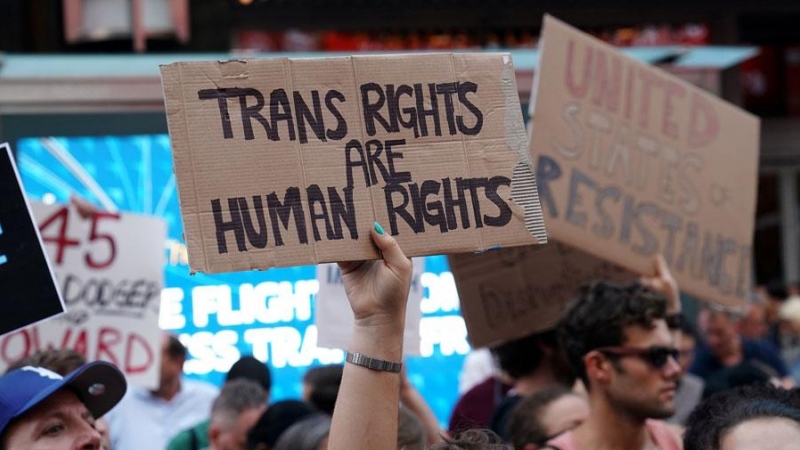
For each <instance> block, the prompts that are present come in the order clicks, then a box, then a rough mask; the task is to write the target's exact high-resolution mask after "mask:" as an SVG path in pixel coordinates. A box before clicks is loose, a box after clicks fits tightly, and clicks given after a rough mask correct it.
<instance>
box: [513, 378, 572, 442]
mask: <svg viewBox="0 0 800 450" xmlns="http://www.w3.org/2000/svg"><path fill="white" fill-rule="evenodd" d="M565 395H576V394H575V393H574V392H572V391H571V390H569V389H567V388H565V387H560V386H559V387H553V388H549V389H545V390H543V391H538V392H536V393H534V394H532V395H530V396H529V397H525V398H523V399H522V400H521V401H520V402H519V403H517V406H515V407H514V410H513V411H512V412H511V417H510V418H509V420H508V433H507V435H508V438H509V440H511V443H512V444H514V448H517V449H521V448H523V447H524V446H525V445H526V444H535V445H536V446H537V447H540V446H542V445H544V444H545V443H546V442H547V441H548V440H550V439H552V438H553V437H554V436H550V435H549V434H548V433H547V430H545V429H544V426H543V425H542V423H541V414H542V412H544V410H545V408H547V407H548V406H549V405H550V404H551V403H553V402H554V401H556V400H558V399H560V398H561V397H564V396H565Z"/></svg>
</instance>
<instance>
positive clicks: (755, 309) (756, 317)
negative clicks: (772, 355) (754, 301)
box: [739, 305, 767, 340]
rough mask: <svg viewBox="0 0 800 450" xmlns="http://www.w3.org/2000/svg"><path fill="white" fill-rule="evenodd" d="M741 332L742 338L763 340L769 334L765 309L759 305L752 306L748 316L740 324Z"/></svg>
mask: <svg viewBox="0 0 800 450" xmlns="http://www.w3.org/2000/svg"><path fill="white" fill-rule="evenodd" d="M739 332H740V333H741V334H742V336H744V337H746V338H750V339H753V340H759V339H761V338H763V337H764V336H765V335H766V334H767V321H766V319H765V317H764V308H762V307H761V306H759V305H750V307H749V308H748V310H747V315H746V316H744V317H743V318H742V320H741V321H740V322H739Z"/></svg>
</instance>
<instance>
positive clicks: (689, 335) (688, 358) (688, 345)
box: [678, 317, 697, 376]
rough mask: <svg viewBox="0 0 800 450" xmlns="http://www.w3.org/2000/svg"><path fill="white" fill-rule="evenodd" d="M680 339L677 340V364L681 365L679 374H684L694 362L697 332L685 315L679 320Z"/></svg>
mask: <svg viewBox="0 0 800 450" xmlns="http://www.w3.org/2000/svg"><path fill="white" fill-rule="evenodd" d="M680 323H681V325H680V331H681V333H680V341H679V342H678V351H679V352H680V356H679V357H678V364H680V366H681V376H683V375H686V372H688V371H689V368H690V367H691V366H692V362H694V353H695V349H696V348H697V332H696V331H695V329H694V327H693V326H692V324H691V323H689V321H688V320H686V318H685V317H682V319H681V321H680Z"/></svg>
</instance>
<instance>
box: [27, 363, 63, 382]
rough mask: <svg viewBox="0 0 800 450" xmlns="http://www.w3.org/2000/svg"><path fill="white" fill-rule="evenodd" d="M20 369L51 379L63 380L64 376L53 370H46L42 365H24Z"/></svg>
mask: <svg viewBox="0 0 800 450" xmlns="http://www.w3.org/2000/svg"><path fill="white" fill-rule="evenodd" d="M22 370H27V371H28V372H36V373H38V374H39V376H41V377H45V378H50V379H51V380H63V379H64V377H62V376H61V375H59V374H57V373H55V372H53V371H52V370H47V369H45V368H44V367H33V366H25V367H23V368H22Z"/></svg>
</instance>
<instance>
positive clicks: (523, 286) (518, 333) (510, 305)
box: [448, 241, 638, 348]
mask: <svg viewBox="0 0 800 450" xmlns="http://www.w3.org/2000/svg"><path fill="white" fill-rule="evenodd" d="M448 259H449V262H450V270H451V271H452V272H453V277H454V278H455V280H456V287H457V288H458V297H459V299H460V300H461V315H462V316H463V317H464V322H465V323H466V325H467V333H468V335H469V341H470V345H472V347H473V348H478V347H485V346H489V347H494V346H496V345H498V344H501V343H503V342H508V341H512V340H514V339H518V338H521V337H524V336H527V335H529V334H532V333H538V332H542V331H547V330H550V329H552V328H553V327H554V326H555V325H556V323H557V322H558V320H559V319H560V316H561V312H562V310H563V308H564V305H565V304H566V303H567V301H569V300H570V299H571V298H573V297H574V296H575V293H576V292H577V291H578V288H579V287H580V286H581V285H583V284H585V283H588V282H591V281H592V280H607V281H613V282H620V283H621V282H631V281H635V280H636V279H637V278H638V277H637V276H636V275H634V274H633V273H631V272H630V271H627V270H625V269H623V268H621V267H619V266H615V265H613V264H611V263H609V262H607V261H604V260H601V259H599V258H595V257H593V256H591V255H589V254H586V253H584V252H581V251H579V250H576V249H574V248H572V247H569V246H567V245H564V244H561V243H557V242H553V241H551V242H550V243H549V244H547V245H542V246H525V247H514V248H505V249H500V250H492V251H489V252H486V253H464V254H459V255H450V256H449V257H448Z"/></svg>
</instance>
